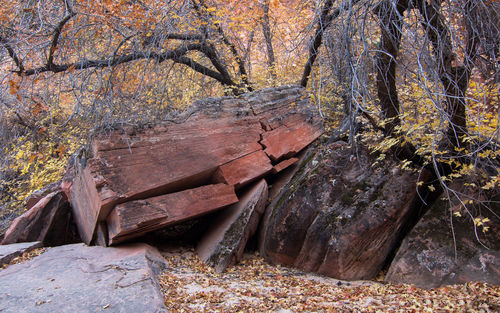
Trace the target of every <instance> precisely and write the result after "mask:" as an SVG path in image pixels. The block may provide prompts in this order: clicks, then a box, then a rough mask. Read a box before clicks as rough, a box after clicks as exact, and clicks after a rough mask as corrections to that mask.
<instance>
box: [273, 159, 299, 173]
mask: <svg viewBox="0 0 500 313" xmlns="http://www.w3.org/2000/svg"><path fill="white" fill-rule="evenodd" d="M298 161H299V159H298V158H290V159H287V160H284V161H281V162H280V163H278V164H276V165H275V166H273V169H272V173H273V174H278V173H279V172H281V171H283V170H284V169H286V168H288V167H290V166H292V165H293V164H295V163H297V162H298Z"/></svg>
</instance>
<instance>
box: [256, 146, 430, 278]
mask: <svg viewBox="0 0 500 313" xmlns="http://www.w3.org/2000/svg"><path fill="white" fill-rule="evenodd" d="M351 152H352V150H351V148H350V147H348V146H347V144H346V143H345V142H336V143H333V144H330V145H328V146H325V147H323V148H322V149H320V150H319V151H316V152H315V153H312V152H309V154H308V156H307V157H305V158H303V160H302V161H300V166H299V169H298V170H296V173H295V175H294V177H293V179H292V180H291V181H290V182H289V183H288V185H287V186H286V187H284V188H280V190H281V192H280V194H278V195H277V196H275V198H274V200H273V202H272V203H271V204H270V205H269V206H268V207H267V209H266V213H265V217H264V220H263V222H262V223H263V225H262V227H261V231H260V242H259V250H260V254H261V255H262V256H263V257H264V258H265V259H266V260H268V261H270V262H272V263H279V264H285V265H288V266H294V267H297V268H300V269H303V270H306V271H312V272H317V273H320V274H324V275H327V276H331V277H334V278H338V279H348V280H357V279H371V278H374V277H375V276H376V275H377V274H378V273H379V271H380V270H381V268H382V267H383V266H384V264H385V263H386V262H387V258H388V257H389V256H390V255H391V253H392V252H393V251H394V249H395V248H396V247H397V245H398V244H399V242H400V240H401V236H402V235H403V234H404V233H405V231H406V230H407V227H408V226H410V225H411V224H412V223H414V220H415V219H416V218H417V216H418V214H419V208H420V205H421V203H420V201H419V196H418V195H417V187H416V184H417V175H415V174H411V173H409V172H405V171H403V170H401V169H399V168H398V167H397V164H396V163H395V162H391V161H384V164H383V165H379V166H372V165H373V163H374V159H375V158H376V157H374V156H370V155H368V153H367V151H365V150H363V149H361V150H360V151H358V154H357V155H358V156H359V159H356V158H354V157H353V156H352V153H351Z"/></svg>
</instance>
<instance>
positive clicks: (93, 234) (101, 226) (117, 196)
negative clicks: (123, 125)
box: [63, 86, 323, 244]
mask: <svg viewBox="0 0 500 313" xmlns="http://www.w3.org/2000/svg"><path fill="white" fill-rule="evenodd" d="M322 131H323V127H322V121H321V119H320V118H319V116H318V115H317V113H316V111H315V108H314V107H313V106H312V105H311V103H310V101H309V97H308V96H307V94H306V93H305V91H304V89H302V88H300V87H297V86H288V87H279V88H274V89H267V90H262V91H259V92H253V93H248V94H244V95H242V96H240V97H237V98H234V97H225V98H218V99H208V100H204V101H199V102H196V103H194V104H193V105H192V106H191V107H190V108H189V109H188V110H187V111H184V112H182V113H180V114H178V115H175V116H172V118H171V121H168V122H165V123H163V124H162V125H157V126H155V127H152V128H143V129H132V128H131V129H125V130H123V129H122V130H116V131H113V132H111V133H110V134H109V133H108V134H105V135H102V136H101V137H99V138H96V139H95V140H94V141H93V142H92V144H91V146H92V149H91V151H88V154H89V155H90V157H89V158H79V159H76V160H74V166H73V169H72V170H73V174H72V175H70V176H71V177H74V179H73V180H72V182H68V181H67V180H65V181H64V182H63V183H64V186H63V189H64V190H65V191H66V192H67V193H68V194H69V197H70V199H71V204H72V209H73V212H74V216H75V219H76V223H77V225H78V230H79V233H80V235H81V238H82V240H83V241H84V242H85V243H87V244H90V243H92V242H93V241H94V242H96V241H98V242H102V241H106V240H109V243H111V244H116V243H119V242H122V241H124V240H129V239H131V238H134V237H139V236H142V235H144V234H145V233H147V232H150V231H154V230H156V229H160V228H163V227H165V226H167V225H172V224H174V223H178V222H182V221H185V220H186V219H190V218H194V217H197V216H200V215H202V214H207V213H209V212H212V211H214V210H218V209H222V208H224V207H226V206H228V205H230V204H232V203H234V202H236V201H237V198H236V192H237V191H238V190H239V189H241V188H244V187H245V186H247V185H248V184H251V183H252V182H255V181H257V180H258V179H260V178H262V177H264V176H266V175H269V174H272V173H277V172H279V171H281V170H283V169H284V168H286V167H288V166H290V165H291V164H292V163H293V162H295V159H292V158H293V156H294V155H295V154H296V153H298V152H299V151H301V150H302V149H304V148H305V147H306V146H308V145H309V144H310V143H311V142H313V141H314V140H315V139H316V138H317V137H318V136H320V135H321V133H322ZM207 188H208V189H211V190H210V191H208V192H207V190H206V189H207ZM204 194H209V195H210V196H211V197H210V198H211V199H210V201H209V199H208V198H207V197H205V198H203V195H204ZM193 203H194V204H195V205H191V204H193ZM188 204H189V205H188ZM191 208H194V209H193V210H194V211H193V212H191V211H190V210H191ZM179 212H182V216H179ZM106 227H107V228H108V230H106ZM106 233H107V236H106ZM106 237H109V238H108V239H106Z"/></svg>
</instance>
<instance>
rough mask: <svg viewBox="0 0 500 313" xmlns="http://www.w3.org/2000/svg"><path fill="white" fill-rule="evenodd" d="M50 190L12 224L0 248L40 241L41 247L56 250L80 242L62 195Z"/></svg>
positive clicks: (58, 191)
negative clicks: (50, 247)
mask: <svg viewBox="0 0 500 313" xmlns="http://www.w3.org/2000/svg"><path fill="white" fill-rule="evenodd" d="M53 189H54V190H55V191H53V192H51V193H49V194H47V195H45V196H44V197H42V198H40V199H39V200H38V202H37V203H36V204H34V205H32V206H31V208H30V209H29V210H28V211H26V212H25V213H23V214H22V215H21V216H19V217H17V218H16V219H15V220H14V221H13V222H12V224H11V225H10V227H9V228H8V229H7V231H6V232H5V236H4V238H3V240H2V245H6V244H12V243H18V242H32V241H40V242H42V243H43V244H44V245H45V246H58V245H64V244H69V243H75V242H80V238H79V236H78V232H77V229H76V226H75V224H74V221H73V217H72V213H71V208H70V206H69V202H68V201H67V198H66V195H65V194H64V193H63V192H62V191H61V190H57V188H53Z"/></svg>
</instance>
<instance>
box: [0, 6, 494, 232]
mask: <svg viewBox="0 0 500 313" xmlns="http://www.w3.org/2000/svg"><path fill="white" fill-rule="evenodd" d="M499 12H500V2H499V1H495V0H457V1H448V0H444V1H440V0H380V1H379V0H342V1H335V0H307V1H299V0H258V1H257V0H236V1H229V0H214V1H212V0H184V1H183V0H177V1H169V0H165V1H152V0H142V1H141V0H128V1H126V0H122V1H111V0H65V1H63V0H22V1H13V0H8V1H4V3H3V5H2V6H1V7H0V82H1V84H0V117H1V122H0V144H1V150H0V154H1V157H0V198H1V199H0V212H1V213H0V214H1V220H2V221H4V223H3V224H4V225H1V227H2V228H4V227H5V226H6V225H5V221H8V220H10V219H11V218H12V217H13V216H15V215H17V214H19V212H21V211H22V210H23V207H24V200H25V198H26V196H27V195H29V194H30V193H31V192H33V191H34V190H37V189H39V188H41V187H43V186H45V185H47V184H49V183H52V182H55V181H57V180H58V179H60V177H61V176H62V174H63V172H64V170H65V165H66V162H67V160H68V158H69V156H70V155H71V154H73V153H75V152H77V150H78V149H79V148H80V147H82V145H85V143H87V142H88V140H89V138H92V136H94V135H95V134H96V133H98V132H106V131H107V130H110V129H112V128H116V127H121V126H124V125H142V124H149V123H155V122H159V121H164V120H168V119H169V117H170V116H171V115H172V113H173V112H175V111H177V110H182V109H184V108H185V107H186V106H188V105H189V104H190V103H192V102H193V101H194V100H196V99H201V98H205V97H218V96H224V95H238V94H241V93H244V92H247V91H252V90H257V89H261V88H266V87H273V86H280V85H286V84H299V85H302V86H304V87H306V88H307V89H308V90H309V91H310V94H311V98H312V100H313V101H314V103H315V105H316V106H317V108H318V110H319V112H320V114H321V116H322V117H323V118H324V119H325V121H326V122H327V125H328V127H329V129H330V130H331V131H332V132H333V134H331V136H333V137H344V138H345V139H346V140H349V142H350V144H351V147H352V149H353V153H356V149H357V148H356V147H357V146H358V145H360V144H363V145H368V146H369V147H370V148H371V149H372V150H373V151H374V153H377V155H378V159H379V160H383V159H384V158H385V157H393V156H395V157H397V158H399V159H400V160H401V166H402V167H404V168H407V169H408V170H414V171H421V170H422V169H424V168H427V169H429V170H431V171H432V172H434V174H435V176H436V182H437V183H436V184H435V185H430V186H429V188H431V189H435V188H441V189H443V191H444V196H445V197H447V198H448V199H450V203H452V202H451V201H452V200H453V201H454V202H453V203H456V201H457V200H458V203H459V206H458V207H456V208H454V209H453V211H451V212H452V213H453V214H455V215H460V214H464V213H465V215H469V216H470V217H471V218H472V219H475V220H476V225H477V226H481V228H480V229H482V230H487V227H488V226H487V225H488V224H487V223H488V221H487V220H483V219H482V218H481V214H480V211H477V210H476V209H473V208H474V206H475V202H478V201H479V200H481V197H482V194H483V192H485V191H488V190H497V191H498V185H499V180H500V176H499V172H498V171H499V169H500V166H499V164H500V152H499V147H498V144H499V103H500V69H499V65H500V45H499V43H500V16H499ZM454 180H455V181H457V180H459V181H461V182H462V184H463V185H464V186H466V188H469V189H470V190H469V192H458V191H457V190H455V189H454V188H452V187H451V182H452V181H454ZM482 209H490V208H489V207H485V208H482ZM493 214H497V215H498V212H493Z"/></svg>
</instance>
